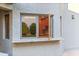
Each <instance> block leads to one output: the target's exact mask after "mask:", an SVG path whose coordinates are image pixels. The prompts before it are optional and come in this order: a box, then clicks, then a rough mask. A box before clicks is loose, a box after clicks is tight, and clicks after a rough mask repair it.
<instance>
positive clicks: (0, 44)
mask: <svg viewBox="0 0 79 59" xmlns="http://www.w3.org/2000/svg"><path fill="white" fill-rule="evenodd" d="M0 12H1V13H0V52H3V53H6V54H7V55H12V49H11V48H12V46H11V45H12V42H11V41H12V40H11V38H10V39H5V38H4V36H5V34H4V30H5V29H4V15H5V14H6V13H7V12H5V11H1V10H0ZM10 20H11V19H10ZM10 30H11V29H10ZM10 34H11V33H10Z"/></svg>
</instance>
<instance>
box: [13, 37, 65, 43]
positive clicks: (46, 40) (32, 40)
mask: <svg viewBox="0 0 79 59" xmlns="http://www.w3.org/2000/svg"><path fill="white" fill-rule="evenodd" d="M61 40H63V39H62V38H51V39H50V40H48V38H34V39H28V38H23V39H20V40H13V41H12V43H28V42H50V41H61Z"/></svg>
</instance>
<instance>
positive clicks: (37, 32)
mask: <svg viewBox="0 0 79 59" xmlns="http://www.w3.org/2000/svg"><path fill="white" fill-rule="evenodd" d="M23 14H24V15H30V16H31V15H32V16H33V15H35V16H37V18H38V16H39V15H48V17H49V37H44V38H42V37H39V23H38V20H36V21H37V23H36V37H22V16H23ZM51 16H52V19H51ZM20 21H21V22H20V23H21V24H20V30H21V31H20V32H21V36H20V38H21V39H47V40H51V38H53V37H52V35H53V33H51V32H53V29H52V27H53V25H52V22H53V15H50V14H36V13H22V14H20Z"/></svg>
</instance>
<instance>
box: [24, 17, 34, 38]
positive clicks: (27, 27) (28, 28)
mask: <svg viewBox="0 0 79 59" xmlns="http://www.w3.org/2000/svg"><path fill="white" fill-rule="evenodd" d="M35 19H36V17H35V16H22V37H36V20H35Z"/></svg>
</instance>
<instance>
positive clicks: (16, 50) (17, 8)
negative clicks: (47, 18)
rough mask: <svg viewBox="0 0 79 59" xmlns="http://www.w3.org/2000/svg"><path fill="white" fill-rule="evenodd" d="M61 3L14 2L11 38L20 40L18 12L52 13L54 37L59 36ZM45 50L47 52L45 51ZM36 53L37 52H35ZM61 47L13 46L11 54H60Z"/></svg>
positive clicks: (61, 51)
mask: <svg viewBox="0 0 79 59" xmlns="http://www.w3.org/2000/svg"><path fill="white" fill-rule="evenodd" d="M65 5H66V4H65ZM65 5H64V6H65ZM60 6H61V4H44V5H43V4H14V5H13V7H14V8H13V31H12V33H13V37H12V38H13V40H20V34H21V32H20V13H42V14H43V13H49V10H50V12H51V14H53V15H54V17H53V21H54V22H53V25H54V27H53V32H54V33H52V34H53V35H54V38H59V37H61V36H60V16H61V15H63V12H62V11H63V9H62V11H60V10H61V8H60ZM42 50H46V51H47V52H48V54H47V53H45V51H42ZM20 53H21V54H20ZM37 53H38V54H37ZM62 54H63V47H62V44H61V45H60V46H55V45H53V43H52V44H51V45H44V46H34V47H26V46H23V47H13V55H62Z"/></svg>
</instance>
